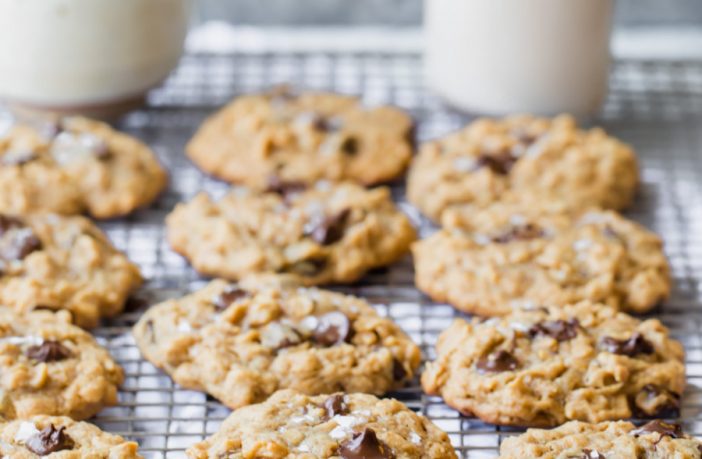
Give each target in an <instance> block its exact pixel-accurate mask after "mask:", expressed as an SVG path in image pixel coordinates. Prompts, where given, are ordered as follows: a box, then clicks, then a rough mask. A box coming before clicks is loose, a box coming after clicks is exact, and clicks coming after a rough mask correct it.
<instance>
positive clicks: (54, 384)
mask: <svg viewBox="0 0 702 459" xmlns="http://www.w3.org/2000/svg"><path fill="white" fill-rule="evenodd" d="M0 374H1V375H2V378H0V419H5V420H11V419H25V418H27V417H30V416H34V415H39V414H45V415H55V416H69V417H71V418H74V419H78V420H80V419H87V418H89V417H91V416H94V415H95V414H97V413H98V412H99V411H100V410H101V409H102V408H103V407H104V406H110V405H114V404H116V403H117V387H118V386H119V385H120V384H122V380H123V379H124V376H123V373H122V369H121V368H120V367H119V365H117V364H116V363H115V361H114V360H112V357H110V354H109V353H108V352H107V350H105V349H104V348H102V347H101V346H100V345H98V344H97V342H96V341H95V339H94V338H93V337H92V336H91V335H90V334H89V333H87V332H86V331H83V330H81V329H80V328H78V327H76V326H75V325H71V323H70V317H69V315H68V313H66V311H60V312H58V313H56V314H54V313H52V312H50V311H33V312H28V313H25V314H18V313H16V312H15V311H13V310H12V309H9V308H4V307H2V308H0ZM13 457H14V456H13Z"/></svg>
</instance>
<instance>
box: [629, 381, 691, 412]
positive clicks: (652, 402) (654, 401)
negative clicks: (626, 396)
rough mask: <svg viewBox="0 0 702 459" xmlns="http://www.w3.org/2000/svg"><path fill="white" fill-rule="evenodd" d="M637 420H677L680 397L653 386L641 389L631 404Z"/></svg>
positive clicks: (649, 385)
mask: <svg viewBox="0 0 702 459" xmlns="http://www.w3.org/2000/svg"><path fill="white" fill-rule="evenodd" d="M632 405H633V406H632V411H633V412H634V416H636V417H638V418H677V417H678V416H680V395H678V394H676V393H673V392H670V391H668V390H666V389H664V388H661V387H658V386H656V385H654V384H646V385H645V386H643V387H642V388H641V392H640V393H639V394H637V396H636V397H635V399H634V403H633V404H632Z"/></svg>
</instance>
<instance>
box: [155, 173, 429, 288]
mask: <svg viewBox="0 0 702 459" xmlns="http://www.w3.org/2000/svg"><path fill="white" fill-rule="evenodd" d="M166 225H167V229H168V240H169V242H170V243H171V246H172V247H173V249H174V250H175V251H177V252H178V253H180V254H182V255H183V256H185V257H186V258H187V259H188V260H189V261H190V262H191V263H192V265H193V266H194V267H195V269H196V270H198V271H199V272H200V273H202V274H206V275H209V276H213V277H224V278H227V279H234V280H236V279H240V278H242V277H243V276H245V275H247V274H252V273H260V272H277V273H287V274H294V275H296V276H298V277H299V278H300V281H301V282H303V283H304V284H307V285H316V284H326V283H331V282H339V283H348V282H354V281H356V280H358V279H359V278H360V277H361V276H363V274H364V273H365V272H366V271H368V270H369V269H372V268H376V267H380V266H385V265H388V264H390V263H392V262H394V261H396V260H397V259H399V258H400V257H401V256H402V255H404V254H405V253H406V252H407V251H408V250H409V246H410V244H411V243H412V241H414V239H415V237H416V234H415V230H414V228H413V227H412V224H411V223H410V221H409V219H408V218H407V217H406V216H405V215H404V214H402V213H401V212H400V211H398V209H397V208H396V207H395V205H394V204H393V202H392V200H391V198H390V191H389V190H388V189H387V188H376V189H372V190H366V189H365V188H363V187H361V186H359V185H355V184H352V183H348V182H347V183H341V184H331V183H329V182H320V183H318V184H316V185H315V186H312V187H309V188H308V187H305V186H303V185H301V184H286V183H281V184H279V187H278V188H276V189H275V190H271V191H269V192H267V193H262V194H261V193H257V192H254V191H250V190H248V189H244V188H237V189H234V190H233V191H232V192H230V193H229V194H227V195H226V196H224V197H223V198H222V199H221V200H219V201H213V200H212V199H211V198H210V197H209V196H207V195H205V194H199V195H198V196H196V197H195V198H194V199H193V200H192V201H190V202H188V203H185V204H179V205H178V206H176V208H175V210H174V211H173V212H172V213H171V214H170V215H169V216H168V217H167V219H166Z"/></svg>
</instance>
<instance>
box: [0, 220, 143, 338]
mask: <svg viewBox="0 0 702 459" xmlns="http://www.w3.org/2000/svg"><path fill="white" fill-rule="evenodd" d="M141 282H142V278H141V275H140V274H139V269H138V268H137V267H136V266H135V265H134V264H132V263H131V262H130V261H129V260H128V259H127V258H126V257H125V256H124V255H123V254H122V253H121V252H119V251H117V249H115V248H114V246H113V245H112V244H111V243H110V241H109V240H108V239H107V237H106V236H105V234H104V233H103V232H102V231H100V230H99V229H98V228H97V226H95V225H94V224H93V223H92V222H90V220H88V219H87V218H84V217H81V216H58V215H55V214H33V215H29V216H25V217H14V216H9V215H3V214H0V304H3V305H6V306H10V307H12V308H14V309H17V310H18V311H28V310H31V309H36V308H44V309H66V310H68V311H70V312H71V314H72V315H73V320H74V322H75V323H76V324H78V325H80V326H81V327H85V328H91V327H94V326H96V325H97V324H98V322H99V320H100V317H112V316H114V315H116V314H118V313H120V312H121V311H122V309H123V307H124V303H125V301H126V299H127V297H128V295H129V294H130V293H131V292H132V291H133V290H135V289H136V288H137V287H139V286H140V285H141Z"/></svg>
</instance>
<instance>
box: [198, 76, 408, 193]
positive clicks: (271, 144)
mask: <svg viewBox="0 0 702 459" xmlns="http://www.w3.org/2000/svg"><path fill="white" fill-rule="evenodd" d="M412 127H413V123H412V120H411V119H410V117H409V116H407V115H406V114H405V113H404V112H402V111H400V110H398V109H396V108H391V107H377V108H365V107H363V105H362V104H361V103H360V101H359V100H358V99H356V98H354V97H347V96H342V95H339V94H332V93H303V94H299V95H296V94H292V93H291V92H289V91H285V90H283V91H273V92H271V93H267V94H255V95H246V96H242V97H239V98H237V99H235V100H234V101H233V102H231V103H230V104H229V105H227V106H226V107H224V108H223V109H222V110H220V111H219V112H217V113H216V114H214V115H213V116H212V117H210V118H209V119H208V120H206V121H205V123H204V124H203V125H202V126H201V127H200V129H199V130H198V132H197V133H196V134H195V136H194V137H193V139H192V140H191V141H190V142H189V143H188V145H187V147H186V153H187V155H188V156H189V157H190V159H192V161H193V162H194V163H195V164H196V165H197V166H198V167H200V168H201V169H202V170H203V171H205V172H207V173H208V174H211V175H214V176H216V177H218V178H221V179H223V180H226V181H228V182H232V183H237V184H241V185H246V186H249V187H252V188H256V189H265V188H266V187H268V186H269V184H270V181H271V180H282V181H285V182H297V183H306V184H312V183H314V182H316V181H318V180H322V179H324V180H331V181H342V180H350V181H354V182H357V183H361V184H364V185H373V184H378V183H382V182H387V181H389V180H391V179H393V178H395V177H398V176H400V175H401V174H402V173H403V172H404V171H405V169H406V167H407V164H408V163H409V160H410V157H411V155H412V145H411V136H412V134H411V132H412Z"/></svg>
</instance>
